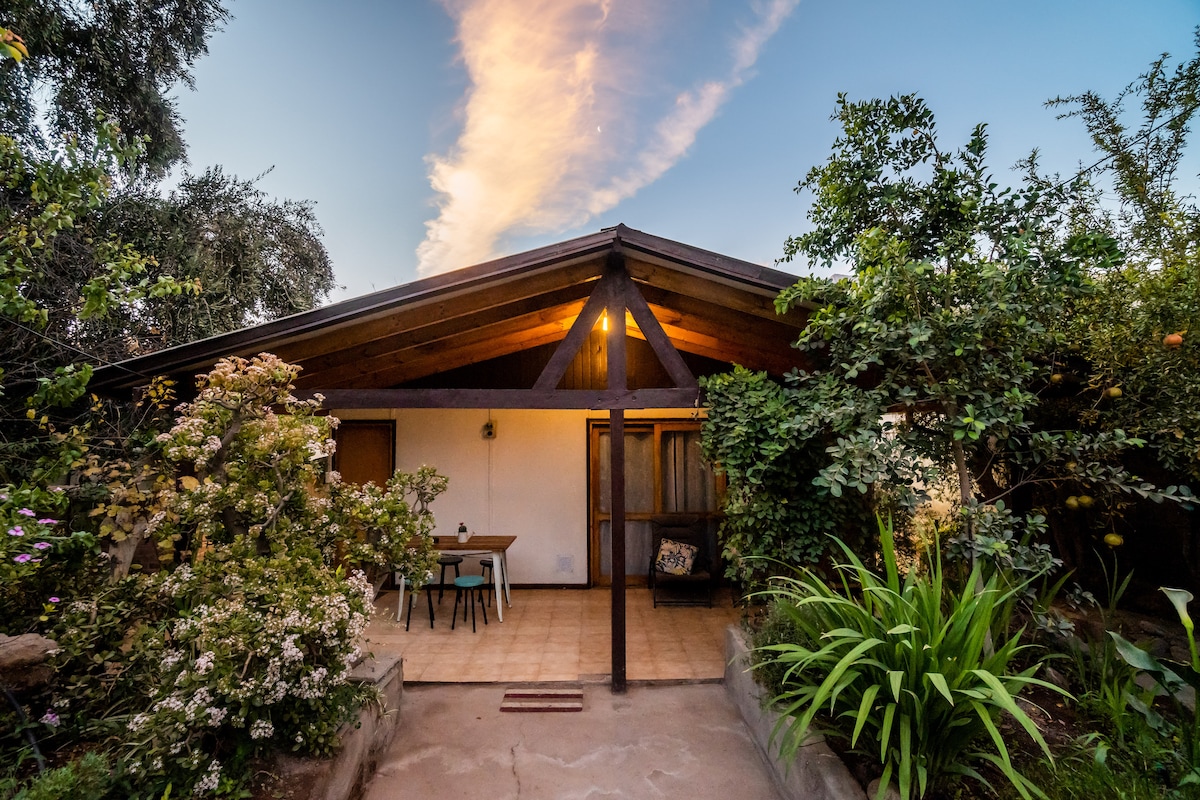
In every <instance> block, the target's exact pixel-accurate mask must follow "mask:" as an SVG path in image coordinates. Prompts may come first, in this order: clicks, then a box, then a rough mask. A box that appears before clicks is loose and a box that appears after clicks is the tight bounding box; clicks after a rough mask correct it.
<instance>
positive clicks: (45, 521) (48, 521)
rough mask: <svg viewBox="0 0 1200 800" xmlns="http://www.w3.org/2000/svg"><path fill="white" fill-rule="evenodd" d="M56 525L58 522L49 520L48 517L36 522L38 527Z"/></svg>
mask: <svg viewBox="0 0 1200 800" xmlns="http://www.w3.org/2000/svg"><path fill="white" fill-rule="evenodd" d="M57 524H58V520H56V519H50V518H49V517H43V518H42V519H39V520H38V525H57Z"/></svg>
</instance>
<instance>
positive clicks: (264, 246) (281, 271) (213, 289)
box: [0, 3, 333, 483]
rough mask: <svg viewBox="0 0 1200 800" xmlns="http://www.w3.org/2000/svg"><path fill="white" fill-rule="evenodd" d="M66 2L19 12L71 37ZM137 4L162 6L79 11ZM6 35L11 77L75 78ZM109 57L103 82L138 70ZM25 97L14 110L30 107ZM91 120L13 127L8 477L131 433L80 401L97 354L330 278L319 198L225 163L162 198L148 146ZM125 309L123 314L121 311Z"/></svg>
mask: <svg viewBox="0 0 1200 800" xmlns="http://www.w3.org/2000/svg"><path fill="white" fill-rule="evenodd" d="M185 5H186V4H185ZM64 8H65V7H64ZM64 8H59V7H58V6H49V5H45V6H42V5H37V4H26V5H22V6H20V7H18V8H17V9H16V10H15V11H14V12H13V13H14V15H15V16H16V17H19V18H20V19H22V20H25V21H26V22H27V23H28V24H30V25H31V26H33V27H34V28H35V29H36V30H38V31H40V32H41V33H39V34H38V35H39V36H42V38H43V39H46V37H50V39H53V36H52V35H51V34H50V33H46V31H47V30H50V29H53V30H52V31H51V33H53V35H60V34H62V31H61V30H59V28H62V26H63V25H65V24H66V23H62V24H60V23H61V22H62V21H61V20H58V21H57V22H56V21H55V20H57V17H55V16H54V15H55V14H60V15H62V14H66V15H68V16H69V15H70V14H75V13H76V12H75V11H74V10H72V9H66V10H64ZM204 8H206V6H203V5H199V4H193V5H192V6H186V8H185V10H183V11H180V14H182V15H183V16H187V14H193V15H200V16H203V15H204V14H205V13H209V14H210V16H211V14H212V13H216V12H212V11H211V9H210V12H211V13H210V12H204V11H203V9H204ZM122 9H124V10H122ZM187 9H190V10H187ZM151 10H152V9H151ZM218 10H219V9H218ZM35 11H36V12H37V13H34V12H35ZM18 12H19V13H18ZM135 12H136V14H143V13H149V12H148V11H147V10H146V8H143V7H142V6H140V5H139V6H137V7H136V8H133V7H132V6H130V8H128V9H126V8H125V7H124V6H123V5H122V4H120V3H108V4H97V5H94V6H92V7H91V11H90V12H88V11H78V15H84V16H86V15H88V14H89V13H90V14H91V15H93V16H94V17H95V19H92V20H91V22H89V24H95V25H100V23H101V21H103V20H107V21H108V22H112V21H113V20H114V19H124V17H123V16H122V15H123V14H135ZM223 13H224V12H221V14H223ZM136 14H135V15H136ZM21 15H24V16H21ZM39 15H40V16H39ZM35 18H36V19H35ZM72 19H74V17H72ZM30 20H34V22H37V21H38V20H40V21H41V22H40V23H38V24H37V25H34V23H33V22H30ZM194 21H195V20H193V22H194ZM75 22H78V20H75ZM142 22H144V23H145V24H147V25H166V26H168V27H170V26H171V25H174V24H175V23H166V22H156V21H145V20H142ZM177 22H179V24H183V22H181V21H178V20H177ZM52 23H53V24H52ZM73 24H74V23H73ZM106 24H107V23H106ZM130 24H131V25H133V26H134V30H135V38H136V36H137V35H140V34H137V33H136V25H135V24H134V22H130ZM137 24H142V23H137ZM197 24H198V23H197ZM55 25H58V27H57V28H56V27H54V26H55ZM39 26H40V27H39ZM68 27H69V26H68ZM63 30H65V28H63ZM54 31H58V33H54ZM43 34H44V35H43ZM64 35H65V34H64ZM96 35H97V36H98V35H99V34H98V33H97V34H96ZM146 35H147V36H150V34H146ZM163 35H167V34H165V33H164V34H163ZM172 35H174V34H172ZM5 37H14V34H13V33H12V32H11V31H8V30H6V29H5V30H3V31H2V32H0V40H3V41H4V42H5V44H4V47H5V50H4V51H3V52H2V53H0V55H4V56H5V57H4V58H2V59H0V82H2V80H15V81H17V82H18V83H20V82H21V81H25V83H28V84H29V85H31V86H32V85H35V84H36V83H37V81H38V80H42V79H45V80H50V78H53V79H54V80H59V79H64V80H65V78H63V76H62V74H60V73H59V72H56V71H55V70H58V69H60V67H61V65H59V66H54V65H51V66H50V67H47V66H44V65H43V63H42V62H43V61H44V60H45V58H46V57H45V56H43V55H42V54H41V53H40V51H39V50H38V48H37V46H36V45H35V44H33V43H32V42H31V44H30V47H31V48H32V53H33V55H31V56H30V57H28V58H26V57H24V51H23V49H22V48H24V44H23V43H21V41H20V39H19V37H16V38H11V39H9V38H5ZM151 38H153V37H151ZM17 45H20V47H19V48H18V47H17ZM180 46H182V45H180ZM189 52H191V51H189ZM196 52H202V49H201V50H197V51H196ZM14 54H15V55H14ZM18 57H20V58H19V60H18ZM172 58H174V56H171V55H170V54H167V55H164V56H163V59H164V63H166V64H167V65H166V66H163V67H162V68H163V69H164V70H168V71H169V70H170V69H175V70H176V71H177V70H179V69H182V67H181V66H179V64H176V66H175V67H173V68H171V67H170V65H169V63H167V62H171V60H172ZM109 66H110V67H111V69H112V70H115V72H113V74H112V75H108V74H107V73H105V74H106V75H107V77H105V78H104V79H105V80H113V81H117V82H120V81H119V80H118V76H119V73H120V70H121V69H126V68H132V67H131V66H130V65H129V64H125V65H124V66H121V65H116V66H113V65H109ZM91 68H94V69H96V70H100V71H102V72H103V69H102V68H101V67H99V66H93V67H91ZM39 69H40V70H42V72H40V73H37V75H33V74H32V71H36V70H39ZM106 69H107V68H106ZM26 73H30V74H26ZM4 76H7V77H4ZM22 76H24V77H22ZM38 76H41V77H38ZM47 76H50V77H49V78H48V77H47ZM145 77H146V76H145V75H140V74H139V76H138V79H139V80H140V79H142V78H145ZM131 80H132V78H131ZM21 85H25V84H24V83H23V84H21ZM72 85H74V84H72ZM64 91H67V90H66V89H64ZM72 91H73V90H72ZM97 96H100V95H97ZM15 98H16V100H15V101H14V103H6V104H5V106H4V112H5V113H9V112H13V109H14V108H16V107H17V106H19V105H20V103H19V102H16V101H19V100H20V95H19V94H18V95H16V96H15ZM76 99H78V98H76ZM81 102H82V101H81ZM26 111H29V112H32V109H26ZM14 113H15V112H14ZM67 118H70V119H72V120H75V121H78V118H77V117H71V116H69V115H68V117H64V119H67ZM87 118H88V120H89V123H88V125H83V126H82V127H83V128H84V129H85V130H93V131H95V133H94V135H93V136H92V137H90V138H89V136H87V135H75V134H71V135H69V136H67V137H66V138H65V139H64V140H62V142H61V143H60V144H57V145H53V146H52V145H50V144H47V143H46V142H43V141H41V140H40V139H39V138H38V137H37V136H36V135H35V134H36V131H35V130H34V128H32V127H28V128H27V129H25V130H23V131H22V136H23V139H22V140H21V141H18V140H17V139H15V138H13V137H10V136H4V137H0V283H2V284H3V285H2V286H0V318H5V319H6V320H7V321H6V322H5V323H4V324H5V326H6V327H5V335H4V338H3V344H2V345H0V363H3V364H4V365H6V367H7V368H8V374H7V376H6V378H2V377H0V381H3V384H2V385H4V386H7V387H9V388H10V389H11V390H12V391H9V392H7V393H6V394H5V395H3V396H0V450H2V451H3V454H4V458H3V459H0V479H3V480H7V481H10V482H14V483H20V482H22V481H25V480H34V481H42V480H43V479H44V478H46V479H49V480H51V481H53V480H58V479H59V478H61V477H62V474H63V470H65V469H67V468H69V467H70V466H72V465H73V464H74V465H77V464H78V463H79V459H80V458H81V456H82V455H83V452H84V450H85V449H86V448H87V447H90V446H94V445H95V444H96V443H97V442H105V441H108V442H113V443H118V444H116V445H114V448H115V449H118V450H119V448H120V445H119V443H123V442H125V441H126V440H127V439H128V437H129V429H128V428H127V427H126V428H110V429H109V430H106V431H105V433H106V434H107V435H101V436H98V437H97V439H95V440H94V441H92V442H90V443H87V442H86V441H85V440H86V439H87V438H88V435H89V434H87V433H86V430H88V429H89V427H88V426H91V428H90V430H91V431H92V432H93V433H95V432H97V430H98V428H97V427H96V426H97V425H100V426H103V425H106V424H108V423H111V422H114V421H119V419H120V416H119V415H113V416H110V418H109V420H107V421H105V420H101V419H99V418H97V417H95V416H90V412H89V411H88V410H87V409H84V408H79V407H76V406H75V405H74V404H75V403H76V402H77V401H80V400H82V399H83V398H84V397H85V395H86V386H87V381H88V379H89V378H90V375H91V368H92V365H93V364H95V363H97V362H103V361H119V360H122V359H125V358H128V357H129V356H131V355H134V354H137V353H139V352H144V351H146V350H151V349H156V348H159V347H165V346H169V345H173V344H179V343H181V342H184V341H189V340H191V339H193V338H202V337H205V336H210V335H213V334H216V333H220V332H223V331H226V330H229V329H232V328H237V327H241V326H244V325H248V324H252V323H254V322H258V321H261V320H262V319H266V318H271V317H275V316H282V315H285V314H291V313H295V312H297V311H302V310H306V309H308V308H311V307H312V306H314V305H316V304H318V303H319V302H321V301H322V300H323V299H324V297H325V296H326V294H327V293H328V291H329V289H330V288H332V286H333V275H332V269H331V266H330V263H329V258H328V255H327V253H326V252H325V249H324V247H323V246H322V245H321V243H320V240H319V236H320V228H319V226H318V225H317V223H316V220H315V218H314V216H313V213H312V208H311V206H310V205H309V204H306V203H297V202H291V201H283V202H279V201H275V200H268V199H267V198H266V197H265V196H264V194H263V193H262V192H261V190H259V189H257V188H256V187H255V186H254V184H253V182H248V181H241V180H238V179H237V178H235V177H232V176H226V175H225V174H224V173H223V172H222V171H221V170H220V169H219V168H214V169H211V170H208V171H207V172H206V173H204V174H203V175H201V176H198V177H196V176H185V178H184V180H183V182H182V183H181V185H180V187H179V188H178V189H177V190H176V191H175V192H172V193H170V194H168V195H166V196H162V195H161V194H160V193H159V192H158V191H156V190H155V189H154V188H153V186H152V184H150V183H147V182H145V181H142V182H138V181H136V180H135V176H136V174H137V171H138V164H140V163H143V162H144V160H145V153H146V151H145V148H143V147H142V146H140V145H139V142H138V140H136V139H130V138H128V137H127V136H123V135H122V134H121V133H120V130H119V129H118V126H117V124H116V122H115V121H114V119H112V118H109V119H107V120H104V121H97V118H95V117H93V116H88V117H87ZM14 119H15V117H14ZM33 124H34V123H32V122H30V123H29V125H30V126H32V125H33ZM135 129H136V128H135ZM184 294H187V295H188V297H186V298H184V297H183V295H184ZM116 308H120V310H121V313H120V314H114V313H109V312H111V311H112V310H113V309H116ZM93 410H94V409H93ZM114 457H116V458H118V459H125V458H127V457H128V454H123V453H114Z"/></svg>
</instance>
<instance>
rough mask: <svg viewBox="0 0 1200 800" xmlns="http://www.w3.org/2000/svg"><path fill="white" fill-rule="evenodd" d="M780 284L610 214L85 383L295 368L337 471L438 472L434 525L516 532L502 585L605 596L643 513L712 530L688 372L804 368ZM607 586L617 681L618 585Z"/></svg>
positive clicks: (801, 318) (763, 270) (636, 551)
mask: <svg viewBox="0 0 1200 800" xmlns="http://www.w3.org/2000/svg"><path fill="white" fill-rule="evenodd" d="M794 281H795V277H794V276H792V275H788V274H786V273H783V272H780V271H778V270H775V269H771V268H768V267H763V266H759V265H756V264H751V263H748V262H744V261H739V260H737V259H733V258H729V257H726V256H722V255H718V254H716V253H712V252H709V251H705V250H701V249H699V248H695V247H690V246H687V245H684V244H680V243H678V242H673V241H669V240H667V239H662V238H659V237H655V236H651V235H649V234H646V233H642V232H640V231H636V230H633V229H630V228H627V227H625V226H623V225H618V226H616V227H614V228H608V229H605V230H602V231H600V232H599V233H595V234H591V235H587V236H582V237H579V238H576V239H571V240H569V241H565V242H561V243H559V244H554V245H550V246H547V247H542V248H539V249H537V250H532V251H529V252H526V253H520V254H518V255H513V256H509V257H506V258H502V259H499V260H496V261H491V262H488V263H485V264H479V265H477V266H472V267H467V268H464V269H460V270H456V271H454V272H450V273H446V274H442V275H437V276H434V277H430V278H425V279H422V280H418V281H415V282H413V283H409V284H405V285H403V286H397V287H394V288H392V289H387V290H384V291H380V292H376V293H374V294H370V295H367V296H365V297H359V298H355V299H352V300H346V301H343V302H340V303H335V304H333V305H329V306H325V307H322V308H318V309H315V310H313V311H308V312H305V313H301V314H296V315H293V316H290V317H286V318H283V319H279V320H275V321H272V322H268V323H264V324H262V325H258V326H255V327H251V328H246V329H243V330H238V331H234V332H231V333H227V334H223V335H220V336H216V337H212V338H209V339H205V340H202V341H198V342H192V343H189V344H185V345H181V346H178V347H173V348H170V349H167V350H162V351H159V352H155V353H151V354H148V355H145V356H142V357H139V358H135V359H131V360H129V361H126V362H123V363H121V364H119V365H114V366H107V367H104V368H101V369H99V370H97V372H96V374H95V376H94V378H93V381H92V386H93V388H94V389H96V390H99V391H104V392H108V393H118V392H122V391H128V390H131V389H133V388H134V387H136V386H137V385H140V384H143V383H145V382H146V380H147V377H148V376H152V375H164V374H165V375H169V376H172V377H174V378H176V379H177V380H178V381H179V385H180V386H188V385H190V384H191V383H192V380H193V377H192V376H194V375H195V374H196V373H199V372H203V371H206V370H207V369H209V368H210V367H211V366H212V365H213V363H214V362H215V361H217V360H218V359H220V358H222V357H225V356H229V355H239V356H243V357H249V356H252V355H255V354H257V353H260V352H264V351H265V352H272V353H275V354H276V355H278V356H279V357H281V358H283V359H285V360H287V361H290V362H292V363H297V364H300V365H301V366H302V367H303V372H302V373H301V376H300V378H299V379H298V381H297V394H299V395H307V396H311V395H314V394H321V395H323V396H324V397H325V406H326V407H327V408H329V409H330V411H331V413H333V414H335V415H336V416H337V417H339V418H340V419H342V420H343V424H342V426H341V427H340V428H339V434H338V437H339V452H338V456H337V459H336V463H335V465H334V466H335V468H337V469H339V470H340V471H342V473H343V475H344V476H345V477H347V478H348V479H353V480H366V479H369V478H376V479H380V478H385V477H386V476H387V475H389V474H390V473H391V471H392V470H393V469H403V470H412V469H415V468H416V467H418V466H420V465H422V464H430V465H432V466H434V467H436V468H437V469H438V470H439V471H440V472H441V473H443V474H445V475H447V476H448V477H449V479H450V484H449V489H448V491H447V492H446V494H444V495H443V496H442V497H440V498H439V499H438V501H437V503H436V507H435V509H434V510H435V512H436V514H437V519H438V529H437V533H438V534H439V535H453V534H454V533H455V530H456V528H457V527H458V525H459V523H460V522H463V523H465V524H466V525H467V526H468V527H469V528H470V529H472V530H473V531H474V532H476V533H479V534H492V535H516V536H517V537H518V540H517V541H516V543H515V544H514V545H513V547H512V550H511V551H510V553H509V564H510V574H511V580H512V582H513V583H515V584H518V585H534V586H565V587H586V586H595V585H609V584H611V585H612V586H614V588H621V587H623V586H624V585H625V579H626V574H628V575H629V576H630V579H631V580H637V579H639V578H640V577H641V576H644V575H645V573H646V568H647V565H648V562H649V524H650V520H651V518H652V517H654V516H656V515H662V514H671V513H688V514H691V515H698V516H700V517H701V518H704V519H708V520H710V521H711V523H712V524H711V527H712V528H713V529H715V515H716V512H717V498H716V490H717V486H716V483H715V481H714V477H713V475H712V473H711V471H710V470H709V469H708V468H707V467H706V466H705V465H704V464H703V461H702V459H700V457H699V436H698V430H699V425H700V418H701V416H702V414H703V397H702V396H701V393H700V390H699V387H698V384H697V380H696V379H697V377H699V376H704V375H711V374H716V373H719V372H724V371H727V370H728V369H729V368H730V365H731V364H734V363H736V364H741V365H743V366H745V367H747V368H750V369H753V370H765V371H767V372H769V373H771V374H773V375H776V376H779V375H782V374H784V373H786V372H787V371H789V370H791V369H792V368H794V367H796V366H803V357H802V355H801V354H800V353H799V352H798V351H796V350H794V349H793V348H792V347H791V343H792V342H793V341H794V340H795V339H796V338H797V335H798V333H799V331H800V330H801V328H802V327H803V325H804V323H805V315H804V314H803V313H799V312H791V313H789V314H787V315H784V316H780V315H778V314H777V313H776V310H775V305H774V300H775V297H776V296H777V295H778V293H779V292H780V290H782V289H783V288H785V287H787V286H789V285H791V284H792V283H793V282H794ZM622 451H623V454H622ZM612 463H618V464H620V463H624V464H625V469H624V470H611V469H609V465H610V464H612ZM622 498H624V499H623V500H622ZM622 509H625V512H624V513H622ZM614 533H615V534H616V535H615V537H614ZM613 597H614V601H613V602H614V611H613V619H614V637H613V642H614V657H613V683H614V688H618V689H619V688H620V687H621V686H623V684H624V654H623V651H622V652H620V653H618V652H617V651H618V650H620V649H622V648H623V644H621V645H620V646H618V638H619V637H618V636H617V635H616V630H617V627H618V620H619V623H620V626H621V629H622V631H623V624H624V605H623V604H624V592H623V591H620V592H617V591H614V593H613ZM620 641H621V642H622V643H623V641H624V639H623V636H622V637H620ZM618 661H619V662H620V663H619V664H618Z"/></svg>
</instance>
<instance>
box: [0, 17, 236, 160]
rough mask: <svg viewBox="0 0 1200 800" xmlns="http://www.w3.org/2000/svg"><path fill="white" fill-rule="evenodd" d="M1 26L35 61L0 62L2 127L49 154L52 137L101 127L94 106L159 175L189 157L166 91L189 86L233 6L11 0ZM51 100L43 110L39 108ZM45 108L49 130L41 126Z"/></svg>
mask: <svg viewBox="0 0 1200 800" xmlns="http://www.w3.org/2000/svg"><path fill="white" fill-rule="evenodd" d="M5 5H6V8H5V10H4V11H3V12H0V24H3V25H5V26H6V27H7V28H9V29H11V30H12V31H15V32H16V33H17V34H20V37H21V38H22V39H23V40H24V45H25V47H26V48H27V51H28V55H29V56H30V57H29V58H26V59H24V60H23V61H22V62H21V63H20V65H19V66H18V64H17V63H16V61H15V60H4V59H0V97H4V98H5V101H4V103H3V105H2V106H0V133H4V134H8V135H9V136H12V137H13V138H15V139H16V140H17V141H18V142H20V143H21V145H22V146H23V147H25V148H27V149H28V148H34V150H35V152H38V151H40V152H41V153H43V154H44V152H45V150H46V149H48V148H47V146H46V142H47V141H48V140H50V139H56V138H59V137H61V135H63V134H68V133H73V134H76V135H78V136H79V137H81V138H83V139H84V140H87V139H90V138H92V137H93V136H94V135H95V134H96V133H97V132H98V130H99V123H98V122H97V113H98V112H102V113H103V114H104V115H105V117H106V118H107V119H109V120H111V121H112V122H114V123H116V125H118V126H119V127H120V129H121V130H122V132H124V134H125V135H126V136H127V137H129V138H130V139H131V140H133V141H139V140H143V139H144V140H145V143H146V148H145V149H146V158H145V161H144V164H143V165H144V167H145V168H146V170H147V171H148V172H149V173H151V174H155V175H158V174H162V173H163V172H165V171H166V170H167V169H168V168H169V167H170V166H171V165H172V164H174V163H176V162H178V161H180V160H181V159H182V158H183V155H184V143H183V137H182V135H181V132H180V119H179V114H178V113H177V112H176V110H175V105H174V102H173V101H172V100H171V98H170V96H169V93H170V92H172V91H174V89H175V87H176V86H177V85H178V84H180V83H182V84H184V85H187V86H190V85H191V80H192V78H191V68H192V66H193V65H194V64H195V62H196V60H197V59H198V58H200V57H201V56H203V55H204V54H205V53H206V52H208V37H209V36H211V35H212V34H213V32H215V31H216V30H218V29H219V28H220V25H221V24H222V23H223V22H224V21H225V19H226V18H227V17H228V12H226V11H225V9H224V8H223V7H222V5H221V3H220V2H219V1H218V0H153V1H152V2H140V1H139V0H96V1H95V2H89V3H75V2H70V1H69V0H9V2H8V3H6V4H5ZM43 98H44V99H45V102H46V104H47V107H46V108H45V109H41V108H39V102H40V101H41V100H42V99H43ZM41 110H45V111H46V112H47V120H48V123H49V130H43V129H42V128H41V126H40V125H39V123H38V120H39V113H38V112H39V111H41Z"/></svg>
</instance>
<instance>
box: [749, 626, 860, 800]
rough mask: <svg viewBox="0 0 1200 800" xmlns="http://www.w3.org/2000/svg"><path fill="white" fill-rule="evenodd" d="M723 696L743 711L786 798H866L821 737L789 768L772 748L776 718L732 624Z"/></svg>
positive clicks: (755, 741)
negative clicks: (765, 702) (772, 734)
mask: <svg viewBox="0 0 1200 800" xmlns="http://www.w3.org/2000/svg"><path fill="white" fill-rule="evenodd" d="M725 664H726V666H725V692H726V693H727V694H728V695H729V698H730V700H732V701H733V703H734V705H736V706H737V707H738V710H739V711H741V713H742V719H744V720H745V721H746V727H747V728H749V729H750V735H751V737H752V738H753V739H754V743H755V744H756V745H757V746H758V750H759V752H760V753H761V754H762V757H763V760H764V761H765V762H766V764H767V766H768V767H769V768H770V770H771V773H772V775H773V776H774V779H775V786H776V788H778V789H779V793H780V795H781V796H782V797H784V798H786V800H865V798H866V793H865V792H864V791H863V789H862V787H861V786H859V785H858V782H857V781H855V780H854V777H853V776H852V775H851V774H850V771H849V770H847V769H846V765H845V764H843V763H842V760H841V759H840V758H838V757H837V755H836V754H834V752H833V751H832V750H830V749H829V746H828V745H827V744H825V740H824V739H823V738H821V737H820V736H813V737H811V738H810V739H809V741H808V743H806V744H805V745H804V746H803V747H801V748H800V752H799V753H797V754H796V758H795V759H794V760H793V761H792V763H791V764H787V763H785V762H783V761H781V760H780V758H779V755H778V753H779V750H778V747H775V746H772V745H771V743H770V742H771V731H772V730H774V728H775V724H776V722H777V721H778V720H779V715H778V714H777V713H776V712H774V711H772V710H770V709H766V708H763V688H762V687H761V686H759V685H758V683H757V682H755V680H754V676H753V675H752V674H751V673H750V647H749V644H748V642H747V640H746V634H745V632H743V631H742V630H741V628H739V627H738V626H736V625H730V626H729V627H728V628H727V629H726V631H725Z"/></svg>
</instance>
